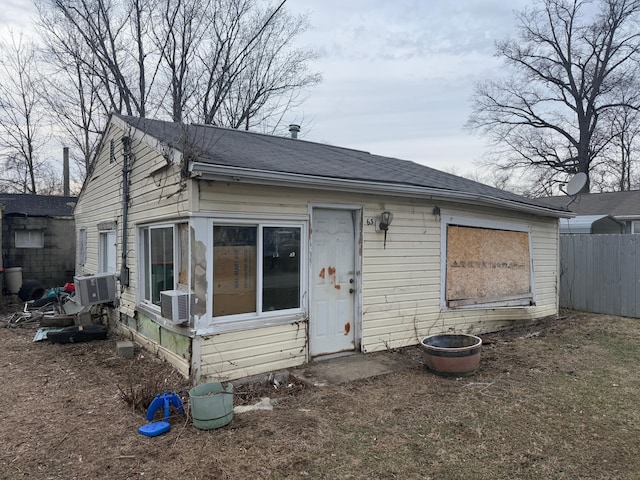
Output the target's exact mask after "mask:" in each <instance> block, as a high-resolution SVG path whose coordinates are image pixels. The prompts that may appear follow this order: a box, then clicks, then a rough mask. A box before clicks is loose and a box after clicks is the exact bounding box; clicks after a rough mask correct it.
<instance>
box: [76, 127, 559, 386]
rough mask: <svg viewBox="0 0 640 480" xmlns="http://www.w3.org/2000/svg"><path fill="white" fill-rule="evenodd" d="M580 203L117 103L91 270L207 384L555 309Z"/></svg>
mask: <svg viewBox="0 0 640 480" xmlns="http://www.w3.org/2000/svg"><path fill="white" fill-rule="evenodd" d="M568 216H570V214H567V212H566V211H564V210H563V209H560V208H555V207H552V206H549V205H547V204H544V203H542V202H540V201H537V200H533V199H529V198H524V197H521V196H518V195H515V194H512V193H508V192H504V191H501V190H498V189H495V188H491V187H489V186H486V185H483V184H480V183H476V182H473V181H470V180H467V179H464V178H461V177H457V176H455V175H451V174H447V173H444V172H440V171H437V170H434V169H432V168H429V167H426V166H423V165H419V164H417V163H413V162H410V161H405V160H399V159H395V158H388V157H382V156H377V155H373V154H370V153H367V152H364V151H359V150H353V149H347V148H340V147H336V146H332V145H324V144H320V143H314V142H307V141H304V140H300V139H296V138H287V137H277V136H271V135H263V134H258V133H253V132H247V131H239V130H231V129H225V128H218V127H214V126H210V125H185V124H180V123H172V122H165V121H158V120H151V119H139V118H134V117H127V116H122V115H117V114H114V115H112V116H111V118H110V120H109V122H108V126H107V128H106V131H105V133H104V137H103V138H102V140H101V144H100V146H99V149H98V153H97V156H96V158H95V160H94V162H93V165H92V168H91V169H90V171H89V174H88V176H87V179H86V181H85V184H84V186H83V189H82V192H81V194H80V196H79V199H78V204H77V206H76V209H75V221H76V225H75V227H76V235H77V242H78V256H77V265H76V275H78V276H81V277H86V276H90V275H99V276H101V277H103V276H109V275H110V274H114V277H115V278H116V281H117V288H116V295H115V298H114V299H113V302H112V304H111V307H110V312H111V318H112V319H113V321H114V322H115V324H116V325H117V326H118V328H120V329H121V330H122V331H124V332H126V333H127V334H128V335H130V336H131V338H132V339H134V340H135V341H136V342H138V343H139V344H142V345H143V346H145V347H146V348H148V349H150V350H152V351H153V352H155V353H157V354H158V355H159V356H161V357H162V358H164V359H166V360H168V361H170V362H171V363H172V364H173V365H175V366H176V367H177V368H178V369H179V370H180V371H181V372H182V373H183V374H184V375H185V376H188V377H190V378H191V379H192V382H193V383H201V382H205V381H211V380H232V379H237V378H241V377H248V376H253V375H257V374H262V373H265V372H270V371H276V370H281V369H287V368H292V367H295V366H299V365H301V364H304V363H305V362H309V361H311V360H314V359H322V358H328V357H331V356H333V355H335V354H343V353H368V352H375V351H382V350H386V349H394V348H399V347H404V346H408V345H416V344H418V343H419V342H420V339H421V338H422V337H423V336H426V335H428V334H431V333H438V332H442V331H460V332H468V333H480V332H488V331H495V330H497V329H500V328H503V327H508V326H511V325H513V324H514V323H516V322H526V321H530V320H533V319H536V318H540V317H544V316H547V315H554V314H556V313H557V311H558V238H559V221H558V220H559V219H560V218H565V217H568Z"/></svg>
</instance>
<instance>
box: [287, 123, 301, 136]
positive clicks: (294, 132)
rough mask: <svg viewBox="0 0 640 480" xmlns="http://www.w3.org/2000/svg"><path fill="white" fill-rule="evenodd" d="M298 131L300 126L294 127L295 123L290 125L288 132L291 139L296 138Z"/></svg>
mask: <svg viewBox="0 0 640 480" xmlns="http://www.w3.org/2000/svg"><path fill="white" fill-rule="evenodd" d="M299 131H300V125H296V124H295V123H292V124H291V125H289V132H290V133H291V138H293V139H296V138H298V132H299Z"/></svg>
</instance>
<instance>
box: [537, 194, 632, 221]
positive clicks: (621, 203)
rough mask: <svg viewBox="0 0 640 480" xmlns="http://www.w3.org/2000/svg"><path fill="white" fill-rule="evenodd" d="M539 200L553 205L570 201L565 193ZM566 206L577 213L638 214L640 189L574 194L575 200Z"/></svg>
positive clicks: (627, 215) (562, 204)
mask: <svg viewBox="0 0 640 480" xmlns="http://www.w3.org/2000/svg"><path fill="white" fill-rule="evenodd" d="M540 200H542V201H544V202H545V203H548V204H549V205H552V206H554V207H564V206H565V205H567V204H568V203H569V202H570V201H571V199H570V198H569V197H567V196H566V195H563V196H559V197H546V198H541V199H540ZM568 208H569V210H570V211H572V212H575V213H577V214H578V215H612V216H614V217H632V216H640V190H630V191H628V192H607V193H581V194H579V195H577V196H576V200H575V201H574V202H573V203H571V204H570V205H569V207H568Z"/></svg>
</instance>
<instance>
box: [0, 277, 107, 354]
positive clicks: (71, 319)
mask: <svg viewBox="0 0 640 480" xmlns="http://www.w3.org/2000/svg"><path fill="white" fill-rule="evenodd" d="M25 283H26V282H25ZM22 286H23V287H24V286H25V285H24V284H23V285H22ZM29 289H30V292H29V295H26V291H24V290H25V289H24V288H23V293H24V294H25V295H20V299H21V300H23V301H25V300H26V301H25V303H24V307H23V309H22V311H19V312H16V313H14V314H12V315H10V316H9V317H7V318H5V319H3V320H4V322H5V326H6V327H7V328H17V327H39V328H38V331H37V332H36V334H35V336H34V338H33V341H34V342H40V341H44V340H48V341H50V342H53V343H79V342H89V341H92V340H105V339H106V338H107V332H108V329H107V327H105V326H103V325H96V324H93V318H94V315H93V314H92V305H90V306H82V305H80V304H79V303H78V302H77V301H76V298H75V285H74V284H73V283H66V284H65V285H64V286H62V287H56V288H52V289H50V290H48V291H46V292H45V290H44V289H43V288H41V287H39V288H36V286H29Z"/></svg>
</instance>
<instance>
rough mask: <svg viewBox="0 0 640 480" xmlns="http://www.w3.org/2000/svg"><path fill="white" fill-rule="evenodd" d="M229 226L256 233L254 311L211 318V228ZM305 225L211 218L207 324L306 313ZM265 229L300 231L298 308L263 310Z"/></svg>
mask: <svg viewBox="0 0 640 480" xmlns="http://www.w3.org/2000/svg"><path fill="white" fill-rule="evenodd" d="M220 226H229V227H234V226H236V227H246V226H254V227H256V229H257V233H256V309H255V311H253V312H247V313H237V314H231V315H221V316H214V315H213V311H214V310H213V306H214V301H215V298H214V294H213V285H214V281H215V279H214V268H215V267H214V260H213V258H214V256H215V254H214V248H215V245H214V241H213V238H214V234H213V229H214V227H220ZM305 227H306V222H305V221H302V220H277V219H275V220H274V219H271V218H268V219H233V218H221V219H214V220H212V221H211V222H210V225H209V232H210V235H211V237H210V238H211V240H212V241H211V244H210V248H209V250H210V254H211V265H212V267H211V269H210V277H209V278H210V281H211V286H212V287H211V297H210V300H209V302H208V303H209V304H208V307H209V310H210V312H211V324H212V325H225V324H231V323H235V322H247V321H251V320H258V319H270V318H274V317H283V316H287V317H290V316H294V315H299V314H301V313H304V312H305V311H306V304H305V302H306V296H305V292H306V291H307V261H306V259H307V258H308V256H307V229H306V228H305ZM265 228H297V229H298V230H299V232H300V252H299V254H298V256H299V258H298V269H299V270H298V280H299V291H298V300H299V302H298V303H299V305H298V307H294V308H287V309H282V310H271V311H265V310H263V289H264V268H263V252H264V229H265Z"/></svg>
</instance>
